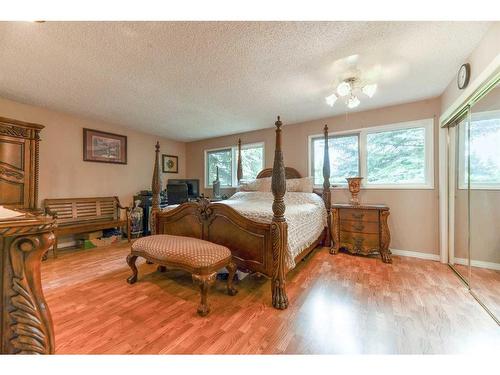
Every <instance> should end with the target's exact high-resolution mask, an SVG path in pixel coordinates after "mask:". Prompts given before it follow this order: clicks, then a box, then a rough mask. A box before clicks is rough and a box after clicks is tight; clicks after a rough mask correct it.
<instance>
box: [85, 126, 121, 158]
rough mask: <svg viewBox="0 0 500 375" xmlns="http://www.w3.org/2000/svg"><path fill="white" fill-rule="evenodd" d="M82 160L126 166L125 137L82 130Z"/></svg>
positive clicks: (92, 130)
mask: <svg viewBox="0 0 500 375" xmlns="http://www.w3.org/2000/svg"><path fill="white" fill-rule="evenodd" d="M83 160H84V161H96V162H100V163H114V164H127V136H125V135H119V134H113V133H107V132H102V131H99V130H94V129H83Z"/></svg>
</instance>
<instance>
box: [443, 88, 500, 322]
mask: <svg viewBox="0 0 500 375" xmlns="http://www.w3.org/2000/svg"><path fill="white" fill-rule="evenodd" d="M447 128H448V194H449V196H448V197H449V199H448V202H449V207H448V221H449V236H448V240H449V254H448V259H449V264H450V266H451V267H452V268H453V269H454V270H455V271H456V272H457V274H458V275H459V276H460V277H461V278H462V279H463V280H464V282H465V283H466V284H467V285H468V287H469V289H470V292H471V294H472V295H473V296H474V297H475V298H476V299H477V300H478V302H479V303H480V304H481V305H482V306H483V307H484V308H485V309H486V310H487V311H488V312H489V313H490V315H492V317H493V318H494V319H495V320H496V321H497V323H499V324H500V322H499V320H500V85H499V84H498V83H497V84H496V85H494V86H493V87H492V88H490V89H489V90H488V91H487V93H486V94H484V95H483V96H482V97H480V98H478V99H477V100H475V101H473V102H471V104H470V105H469V106H467V107H466V108H465V109H464V110H463V111H462V113H461V114H460V116H459V117H458V118H457V120H454V121H453V122H451V123H449V124H448V125H447Z"/></svg>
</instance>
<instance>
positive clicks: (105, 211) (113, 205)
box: [44, 197, 130, 258]
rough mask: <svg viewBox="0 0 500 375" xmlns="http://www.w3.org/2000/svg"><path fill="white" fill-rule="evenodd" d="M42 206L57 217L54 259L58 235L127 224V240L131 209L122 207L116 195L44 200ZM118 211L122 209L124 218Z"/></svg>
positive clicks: (121, 226) (46, 211)
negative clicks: (124, 214)
mask: <svg viewBox="0 0 500 375" xmlns="http://www.w3.org/2000/svg"><path fill="white" fill-rule="evenodd" d="M44 208H45V213H46V214H48V215H50V216H52V217H54V218H55V219H57V230H56V232H55V235H56V241H55V243H54V247H53V252H54V257H55V258H56V257H57V241H58V237H59V236H63V235H68V234H78V233H89V232H94V231H97V230H102V229H110V228H123V227H126V232H127V239H128V241H129V242H130V222H129V218H130V215H129V211H130V209H129V207H125V206H122V205H121V204H120V201H119V200H118V197H97V198H59V199H45V200H44ZM120 210H125V212H126V219H121V211H120Z"/></svg>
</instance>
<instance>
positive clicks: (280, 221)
mask: <svg viewBox="0 0 500 375" xmlns="http://www.w3.org/2000/svg"><path fill="white" fill-rule="evenodd" d="M275 125H276V149H275V151H274V165H273V175H272V182H271V190H272V192H273V196H274V201H273V221H272V223H271V238H272V244H273V276H272V282H271V287H272V295H273V306H274V307H275V308H276V309H279V310H283V309H286V308H287V307H288V297H287V295H286V285H285V284H286V279H285V277H286V269H285V254H286V249H287V246H288V244H287V241H288V225H287V223H286V220H285V200H284V196H285V192H286V179H285V165H284V164H283V152H282V151H281V126H282V125H283V123H282V122H281V121H280V117H279V116H278V121H276V123H275Z"/></svg>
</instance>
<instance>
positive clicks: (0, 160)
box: [0, 117, 43, 210]
mask: <svg viewBox="0 0 500 375" xmlns="http://www.w3.org/2000/svg"><path fill="white" fill-rule="evenodd" d="M42 129H43V125H39V124H34V123H29V122H24V121H18V120H13V119H9V118H5V117H0V205H2V206H6V207H11V208H20V209H25V210H36V209H37V205H38V169H39V142H40V131H41V130H42Z"/></svg>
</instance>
